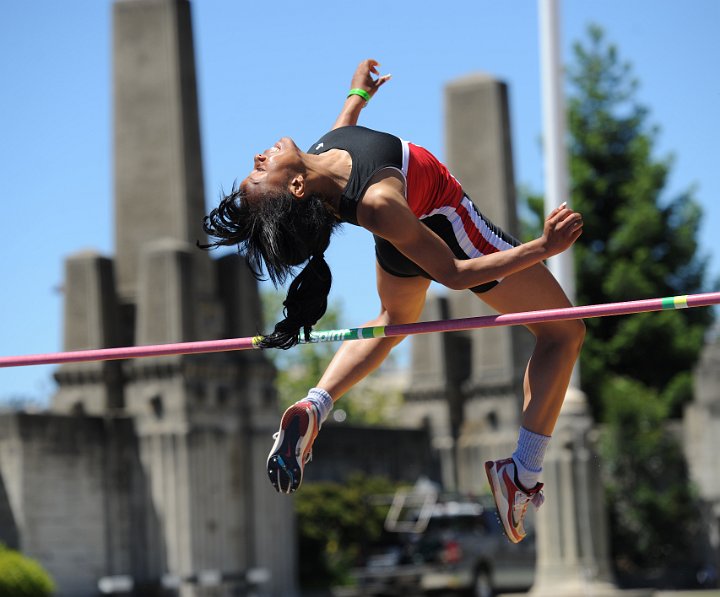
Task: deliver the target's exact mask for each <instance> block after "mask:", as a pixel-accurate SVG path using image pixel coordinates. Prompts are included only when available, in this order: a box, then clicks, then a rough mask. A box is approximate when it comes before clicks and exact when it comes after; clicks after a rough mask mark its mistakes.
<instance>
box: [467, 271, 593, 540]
mask: <svg viewBox="0 0 720 597" xmlns="http://www.w3.org/2000/svg"><path fill="white" fill-rule="evenodd" d="M479 296H480V297H481V298H482V299H483V300H484V301H485V302H487V303H488V304H489V305H490V306H491V307H493V308H495V309H496V310H497V311H500V312H501V313H507V312H520V311H534V310H539V309H552V308H561V307H569V306H570V301H569V300H568V298H567V297H566V296H565V293H564V292H563V291H562V289H561V288H560V285H559V284H558V283H557V281H556V280H555V278H553V276H552V275H551V274H550V272H549V271H548V270H547V268H545V266H544V265H542V264H540V265H536V266H533V267H530V268H528V269H526V270H523V271H521V272H518V273H516V274H513V275H512V276H508V277H507V278H506V279H505V280H503V281H502V282H501V283H500V284H498V285H497V286H495V287H494V288H493V289H492V290H489V291H488V292H486V293H483V294H480V295H479ZM528 328H529V329H530V331H531V332H532V333H533V334H534V335H535V339H536V340H535V349H534V350H533V353H532V356H531V357H530V362H529V363H528V366H527V369H526V371H525V380H524V393H525V400H524V405H523V415H522V427H521V428H520V433H519V437H518V444H517V448H516V449H515V452H514V453H513V455H512V457H511V458H505V459H502V460H495V461H490V462H486V463H485V471H486V473H487V476H488V481H489V482H490V489H491V490H492V493H493V496H494V498H495V503H496V505H497V507H498V515H499V516H500V520H501V522H502V524H503V527H504V528H505V533H506V534H507V536H508V538H509V539H510V540H511V541H513V542H514V543H517V542H518V541H522V540H523V538H524V537H525V527H524V518H525V513H526V512H527V509H528V506H529V505H530V504H534V505H535V506H536V507H539V506H540V505H541V504H542V503H543V500H544V497H543V493H542V487H543V485H542V483H539V482H538V479H539V476H540V473H541V472H542V462H543V458H544V456H545V449H546V448H547V445H548V443H549V441H550V435H552V432H553V429H554V428H555V423H556V422H557V418H558V415H559V414H560V407H561V406H562V402H563V399H564V398H565V392H566V391H567V387H568V384H569V382H570V376H571V374H572V370H573V366H574V364H575V361H576V360H577V357H578V355H579V353H580V347H581V346H582V341H583V338H584V335H585V325H584V324H583V323H582V321H580V320H572V321H557V322H548V323H539V324H533V325H529V326H528Z"/></svg>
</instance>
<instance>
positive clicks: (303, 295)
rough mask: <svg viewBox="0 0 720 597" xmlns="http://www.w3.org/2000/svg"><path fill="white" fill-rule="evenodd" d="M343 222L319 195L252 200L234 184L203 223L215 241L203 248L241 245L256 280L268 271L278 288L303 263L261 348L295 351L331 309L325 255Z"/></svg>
mask: <svg viewBox="0 0 720 597" xmlns="http://www.w3.org/2000/svg"><path fill="white" fill-rule="evenodd" d="M339 223H340V222H339V221H338V220H337V219H336V218H335V216H334V215H333V214H332V213H331V212H330V210H329V209H328V207H327V205H326V203H325V201H324V200H323V198H322V197H321V196H320V195H317V194H313V195H310V196H309V197H305V198H303V199H297V198H296V197H295V196H293V195H292V193H290V192H278V193H274V194H265V195H264V196H263V197H261V198H258V199H253V200H251V201H248V199H247V197H246V196H245V194H244V192H243V191H242V190H241V189H240V188H239V187H237V186H236V185H233V189H232V191H231V192H230V194H228V195H225V196H223V198H222V199H221V201H220V204H219V205H218V206H217V207H216V208H215V209H213V210H212V211H211V212H210V215H208V216H205V218H204V219H203V229H204V230H205V232H206V233H207V234H208V235H209V236H210V237H212V238H213V239H214V240H212V241H211V242H210V243H209V244H207V245H199V246H200V247H201V248H204V249H209V248H215V247H219V246H233V245H237V246H238V252H239V253H240V254H241V255H243V256H244V257H245V260H246V262H247V264H248V266H249V267H250V270H251V271H252V272H253V275H254V276H255V278H256V279H257V280H262V279H264V278H263V270H265V271H266V272H267V274H268V276H269V277H270V280H271V281H272V283H273V284H274V285H275V287H276V288H277V287H278V285H280V284H283V283H285V281H286V280H287V279H288V277H290V276H291V275H294V273H295V271H297V269H298V267H299V266H300V265H302V264H303V263H305V267H304V268H303V269H302V271H300V273H298V274H297V275H296V276H295V278H294V280H293V281H292V282H291V283H290V286H289V288H288V294H287V298H286V299H285V302H283V306H284V307H285V309H284V315H285V319H283V320H282V321H280V322H278V323H277V324H276V325H275V330H274V331H273V333H272V334H269V335H267V336H264V337H263V339H262V341H261V342H260V347H261V348H283V349H287V348H290V347H292V346H295V345H296V344H297V343H298V341H299V334H300V331H301V330H302V331H303V332H304V337H305V340H309V339H310V331H311V330H312V326H313V325H315V324H316V323H317V321H318V320H319V319H320V318H321V317H322V316H323V315H324V314H325V311H326V310H327V297H328V294H330V286H331V284H332V274H331V273H330V268H329V267H328V264H327V262H326V261H325V257H324V253H325V250H326V249H327V247H328V245H329V244H330V237H331V236H332V233H333V232H334V230H335V228H336V227H337V226H338V225H339ZM306 262H307V263H306Z"/></svg>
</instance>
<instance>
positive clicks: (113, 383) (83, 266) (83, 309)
mask: <svg viewBox="0 0 720 597" xmlns="http://www.w3.org/2000/svg"><path fill="white" fill-rule="evenodd" d="M63 286H64V292H65V303H64V331H63V336H64V338H63V350H84V349H93V348H111V347H114V346H119V338H120V335H119V324H118V317H119V311H118V305H117V300H116V295H115V282H114V277H113V262H112V260H110V259H108V258H106V257H102V256H100V255H98V254H97V253H94V252H92V251H84V252H81V253H77V254H75V255H72V256H70V257H69V258H68V259H67V260H66V261H65V281H64V285H63ZM54 375H55V380H56V381H57V383H58V392H57V393H56V394H55V396H54V397H53V401H52V410H54V411H56V412H71V411H72V412H85V413H88V414H96V415H97V414H101V413H107V412H108V411H116V410H118V409H121V408H122V407H123V391H122V384H121V369H120V363H119V362H117V361H102V362H89V363H69V364H66V365H62V366H61V367H59V368H58V369H57V371H56V372H55V374H54Z"/></svg>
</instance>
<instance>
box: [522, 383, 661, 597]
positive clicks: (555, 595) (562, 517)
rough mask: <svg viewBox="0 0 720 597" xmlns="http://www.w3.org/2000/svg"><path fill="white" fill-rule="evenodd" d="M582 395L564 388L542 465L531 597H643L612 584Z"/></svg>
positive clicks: (594, 458)
mask: <svg viewBox="0 0 720 597" xmlns="http://www.w3.org/2000/svg"><path fill="white" fill-rule="evenodd" d="M594 444H595V432H594V431H593V423H592V418H591V417H590V415H589V411H588V407H587V401H586V398H585V395H584V394H583V393H582V392H580V391H579V390H577V389H575V388H572V387H571V388H570V389H569V391H568V394H567V396H566V398H565V403H564V405H563V412H562V414H561V416H560V418H559V419H558V423H557V426H556V427H555V431H554V433H553V439H552V442H550V446H549V448H548V452H547V454H546V458H545V462H544V464H543V474H542V480H543V481H544V483H545V492H546V498H547V499H546V501H545V504H544V505H543V506H542V508H540V509H539V510H538V511H537V519H536V520H537V564H536V574H535V584H534V585H533V588H532V590H531V591H530V593H529V595H531V596H532V597H577V596H578V595H589V596H593V597H611V596H615V595H626V596H628V595H632V596H633V597H644V596H649V595H650V594H651V593H652V591H649V590H644V589H639V590H635V591H621V590H620V589H618V588H617V587H616V586H615V582H614V578H613V575H612V571H611V567H610V556H609V550H608V525H607V515H606V511H605V503H604V498H603V488H602V487H603V486H602V480H601V478H600V462H599V459H598V456H597V454H596V452H595V446H594Z"/></svg>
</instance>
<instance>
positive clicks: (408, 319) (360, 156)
mask: <svg viewBox="0 0 720 597" xmlns="http://www.w3.org/2000/svg"><path fill="white" fill-rule="evenodd" d="M377 67H378V63H377V62H376V61H375V60H364V61H363V62H361V63H360V65H359V66H358V67H357V69H356V71H355V73H354V75H353V77H352V79H351V84H350V88H351V89H350V92H349V93H348V95H347V97H346V99H345V103H344V105H343V107H342V109H341V111H340V114H339V116H338V117H337V119H336V121H335V123H334V126H333V127H332V130H330V131H329V132H328V133H326V134H325V135H323V136H322V137H320V138H319V139H318V140H317V141H316V142H315V143H313V144H312V146H311V147H310V148H309V149H308V151H301V150H300V149H299V148H298V147H297V145H296V144H295V143H294V142H293V140H292V139H290V138H289V137H283V138H282V139H280V140H279V141H278V142H277V143H275V144H274V145H273V146H272V147H270V148H268V149H266V150H264V151H262V152H261V153H258V154H256V155H255V156H254V158H253V168H252V170H251V172H250V174H249V175H248V176H247V178H245V179H244V180H243V181H242V182H241V183H240V184H239V185H237V186H234V187H233V189H232V191H231V192H230V193H229V194H228V195H227V196H225V197H223V198H222V200H221V201H220V204H219V205H218V207H216V208H215V209H213V210H212V211H211V213H210V214H209V215H208V216H207V217H206V218H205V221H204V228H205V231H206V232H207V233H208V235H209V236H210V237H211V241H210V244H209V245H205V246H206V247H213V246H219V245H229V246H233V245H238V248H239V251H240V253H241V254H243V255H244V256H245V258H246V260H247V262H248V264H249V266H250V267H251V269H252V270H253V272H254V273H255V275H256V276H258V277H260V276H262V274H263V271H265V272H267V275H269V277H270V279H271V280H272V281H273V282H274V283H275V284H276V285H277V284H279V283H282V282H284V281H285V280H286V279H288V278H289V277H294V279H293V280H292V283H291V284H290V286H289V290H288V295H287V299H286V300H285V303H284V305H285V319H283V320H282V321H280V322H279V323H277V325H276V326H275V329H274V331H273V333H271V334H269V335H268V336H264V337H263V338H262V340H261V341H260V346H261V347H263V348H271V347H272V348H289V347H291V346H293V345H295V344H296V343H297V342H298V337H299V336H300V334H302V335H303V336H304V337H305V339H308V338H309V334H310V331H311V329H312V326H313V325H315V323H316V322H317V321H318V320H319V319H320V317H321V316H322V315H323V313H324V312H325V310H326V307H327V296H328V293H329V291H330V285H331V272H330V269H329V267H328V264H327V262H326V261H325V259H324V253H325V250H326V249H327V248H328V245H329V243H330V238H331V235H332V233H333V232H334V231H335V230H336V229H337V227H338V226H339V225H340V224H342V223H348V224H351V225H355V226H360V227H362V228H365V229H366V230H368V231H369V232H370V233H372V234H373V236H374V238H375V260H376V284H377V291H378V296H379V299H380V313H379V314H378V316H377V317H376V318H375V319H373V320H372V321H370V322H368V323H367V324H366V325H367V326H373V327H375V326H391V325H396V324H406V323H412V322H416V321H417V320H418V318H419V316H420V313H421V311H422V308H423V305H424V303H425V296H426V292H427V290H428V287H429V285H430V282H431V280H435V281H437V282H438V283H440V284H442V285H444V286H446V287H448V288H451V289H456V290H460V289H469V290H470V291H472V292H474V293H475V294H476V295H477V296H478V298H480V299H481V300H483V301H484V302H485V303H487V304H488V305H489V306H490V307H492V308H493V309H495V310H496V311H498V312H499V313H511V312H520V311H535V310H543V309H563V308H569V307H570V306H571V303H570V301H569V299H568V297H567V296H566V295H565V293H564V292H563V290H562V288H561V287H560V285H559V284H558V282H557V281H556V280H555V278H554V277H553V276H552V274H551V273H550V272H549V270H548V269H547V268H546V267H545V265H544V264H543V261H544V260H546V259H548V258H549V257H552V256H553V255H556V254H558V253H561V252H563V251H565V250H566V249H568V248H569V247H570V246H572V244H573V243H574V242H575V241H576V240H577V239H578V237H579V236H580V234H581V233H582V226H583V221H582V217H581V215H580V214H579V213H577V212H574V211H573V210H572V209H570V208H569V207H568V206H567V205H565V204H563V205H561V206H559V207H557V208H556V209H555V210H553V211H552V213H550V214H549V216H548V217H547V219H546V220H545V223H544V228H543V232H542V235H541V236H540V237H539V238H536V239H534V240H532V241H530V242H527V243H520V242H518V241H517V240H515V239H514V238H512V237H511V236H510V235H509V234H507V233H506V232H504V231H503V230H501V229H500V228H499V227H498V226H496V225H494V224H493V223H492V222H490V220H489V219H488V218H487V217H485V216H484V215H483V214H482V212H481V211H480V210H479V209H478V208H477V207H476V206H475V204H474V203H473V202H472V200H471V199H470V198H469V197H468V196H467V195H466V193H465V192H464V191H463V188H462V185H461V182H460V181H458V180H456V179H455V178H454V177H453V176H452V175H451V174H450V172H449V171H448V169H447V168H446V167H445V166H444V165H443V164H442V163H441V162H440V161H439V160H438V159H437V158H435V157H434V156H433V155H432V154H431V153H430V152H428V151H427V150H425V149H424V148H422V147H420V146H419V145H415V144H413V143H409V142H407V141H404V140H402V139H400V138H399V137H396V136H394V135H391V134H388V133H384V132H379V131H373V130H370V129H367V128H364V127H361V126H357V123H358V119H359V116H360V113H361V111H362V109H363V108H364V107H365V105H366V104H367V103H368V101H370V99H371V98H372V97H373V96H374V95H375V94H376V93H377V91H378V90H379V89H380V88H381V87H382V86H383V85H384V84H385V83H387V81H388V80H389V79H390V76H389V75H382V76H381V75H380V74H379V72H378V70H377ZM478 199H479V200H481V199H482V198H478ZM301 266H302V269H301V271H300V272H299V273H297V275H295V273H296V272H297V270H298V269H299V268H300V267H301ZM527 328H528V329H529V330H530V331H531V332H532V333H533V335H534V336H535V347H534V350H533V353H532V356H531V358H530V360H529V362H528V365H527V369H526V372H525V378H524V385H523V388H524V404H523V413H522V418H521V427H520V430H519V437H518V443H517V448H516V449H515V451H514V453H513V454H512V455H509V456H508V458H504V459H501V460H496V461H490V462H487V463H485V468H486V472H487V476H488V480H489V482H490V486H491V489H492V491H493V495H494V497H495V501H496V504H497V507H498V511H499V513H500V518H501V520H502V522H503V526H504V528H505V531H506V534H507V536H508V538H509V539H510V540H511V541H513V542H519V541H521V540H522V539H523V538H524V536H525V530H524V526H523V519H524V516H525V513H526V511H527V508H528V506H529V505H530V504H531V503H532V504H534V505H535V506H540V505H541V504H542V502H543V499H544V498H543V492H542V487H543V485H542V483H540V482H539V478H540V473H541V471H542V463H543V459H544V455H545V450H546V448H547V445H548V442H549V441H550V437H551V435H552V432H553V429H554V427H555V423H556V421H557V418H558V415H559V413H560V408H561V406H562V403H563V399H564V397H565V393H566V390H567V387H568V384H569V382H570V376H571V373H572V370H573V367H574V365H575V361H576V360H577V358H578V355H579V353H580V349H581V346H582V343H583V339H584V334H585V326H584V324H583V322H582V321H580V320H578V319H574V320H565V321H548V322H541V323H532V324H528V325H527ZM402 339H403V337H384V338H374V339H369V340H365V341H363V342H344V343H343V344H342V345H341V347H340V349H339V350H338V352H337V353H336V355H335V356H334V358H333V359H332V361H331V363H330V365H329V366H328V368H327V370H326V371H325V373H324V374H323V375H322V377H321V378H320V379H319V380H318V382H317V384H316V386H315V387H314V388H312V389H310V390H309V392H308V395H307V396H306V397H304V398H302V399H301V400H299V401H298V402H297V403H295V404H294V405H292V406H291V407H290V408H288V409H287V410H286V411H285V413H284V414H283V416H282V419H281V421H280V428H279V430H278V433H277V434H276V435H275V443H274V445H273V446H272V449H271V450H270V454H269V455H268V459H267V470H268V475H269V477H270V481H271V482H272V484H273V485H274V486H275V488H276V489H277V491H279V492H284V493H291V492H294V491H296V490H297V489H298V488H299V487H300V484H301V482H302V477H303V472H304V467H305V465H306V463H307V462H308V460H309V458H310V455H311V450H312V444H313V442H314V440H315V438H316V437H317V433H318V431H319V429H320V426H321V425H322V423H323V421H324V420H325V419H326V417H327V416H328V414H329V412H330V410H331V409H332V407H333V404H334V402H335V401H337V400H338V399H339V398H340V397H341V396H342V395H343V394H344V393H345V392H347V391H348V390H349V389H350V388H351V387H352V386H353V385H355V384H356V383H357V382H359V381H360V380H361V379H363V378H364V377H365V376H367V375H368V374H370V373H371V372H372V371H374V370H375V369H376V368H377V367H378V366H379V365H380V364H381V363H382V361H383V360H384V359H385V358H386V357H387V355H388V353H389V352H390V350H391V349H392V348H393V347H394V346H395V345H397V344H398V343H399V342H400V341H401V340H402Z"/></svg>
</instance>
